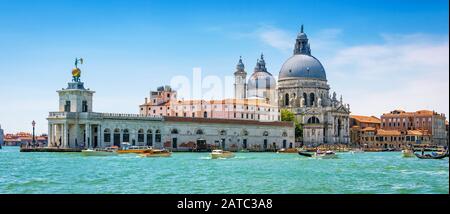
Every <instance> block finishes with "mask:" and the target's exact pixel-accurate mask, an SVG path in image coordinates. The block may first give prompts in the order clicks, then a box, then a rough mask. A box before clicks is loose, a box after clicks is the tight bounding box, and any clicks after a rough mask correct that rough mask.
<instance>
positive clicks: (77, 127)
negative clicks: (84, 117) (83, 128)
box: [74, 123, 80, 147]
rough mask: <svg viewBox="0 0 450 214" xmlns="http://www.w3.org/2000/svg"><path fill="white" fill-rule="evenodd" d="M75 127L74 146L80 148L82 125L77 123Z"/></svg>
mask: <svg viewBox="0 0 450 214" xmlns="http://www.w3.org/2000/svg"><path fill="white" fill-rule="evenodd" d="M74 126H75V127H74V128H75V136H74V145H75V146H76V147H79V146H80V124H78V123H75V124H74ZM75 142H77V143H76V144H75Z"/></svg>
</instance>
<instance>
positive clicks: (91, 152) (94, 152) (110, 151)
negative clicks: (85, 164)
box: [81, 147, 117, 156]
mask: <svg viewBox="0 0 450 214" xmlns="http://www.w3.org/2000/svg"><path fill="white" fill-rule="evenodd" d="M81 154H83V155H85V156H114V155H117V149H116V148H111V147H109V148H105V149H85V150H81Z"/></svg>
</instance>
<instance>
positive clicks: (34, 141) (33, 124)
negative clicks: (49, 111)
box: [31, 120, 36, 146]
mask: <svg viewBox="0 0 450 214" xmlns="http://www.w3.org/2000/svg"><path fill="white" fill-rule="evenodd" d="M31 125H32V126H33V143H32V145H33V146H35V144H36V138H35V135H34V128H35V126H36V122H34V120H33V122H31Z"/></svg>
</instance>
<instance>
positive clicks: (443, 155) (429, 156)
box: [414, 150, 448, 159]
mask: <svg viewBox="0 0 450 214" xmlns="http://www.w3.org/2000/svg"><path fill="white" fill-rule="evenodd" d="M414 154H415V155H416V157H418V158H420V159H444V158H446V157H448V150H447V151H445V152H444V153H441V154H437V153H434V154H423V155H420V154H417V153H414Z"/></svg>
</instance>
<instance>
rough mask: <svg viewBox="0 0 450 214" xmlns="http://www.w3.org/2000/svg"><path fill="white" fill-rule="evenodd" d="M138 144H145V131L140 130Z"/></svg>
mask: <svg viewBox="0 0 450 214" xmlns="http://www.w3.org/2000/svg"><path fill="white" fill-rule="evenodd" d="M138 142H140V143H142V142H144V129H139V131H138Z"/></svg>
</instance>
